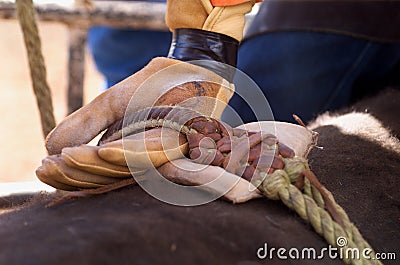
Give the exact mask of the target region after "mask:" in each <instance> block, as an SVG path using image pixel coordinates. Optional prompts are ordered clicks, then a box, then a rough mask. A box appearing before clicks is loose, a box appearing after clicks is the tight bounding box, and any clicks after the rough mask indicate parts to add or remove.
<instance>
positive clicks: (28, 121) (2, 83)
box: [0, 1, 104, 193]
mask: <svg viewBox="0 0 400 265" xmlns="http://www.w3.org/2000/svg"><path fill="white" fill-rule="evenodd" d="M35 2H49V1H35ZM59 2H63V1H59ZM68 2H71V1H65V3H68ZM38 26H39V32H40V37H41V40H42V50H43V54H44V58H45V63H46V67H47V80H48V83H49V86H50V88H51V92H52V97H53V105H54V111H55V115H56V119H57V122H59V121H60V120H61V119H62V118H63V117H65V115H66V113H67V100H66V95H67V58H68V54H67V52H68V50H67V49H68V31H67V27H66V26H64V25H63V24H59V23H52V22H39V24H38ZM0 36H1V40H0V58H1V63H0V113H1V124H2V126H3V127H2V129H1V130H0V139H1V142H0V151H1V152H0V169H1V173H0V193H4V192H6V191H4V189H6V187H9V185H8V186H5V185H1V184H5V183H10V182H28V181H29V182H31V181H36V176H35V169H36V168H37V167H38V166H39V165H40V164H41V159H42V158H43V157H44V156H45V155H46V152H45V148H44V144H43V139H42V132H41V127H40V120H39V113H38V109H37V106H36V101H35V97H34V94H33V90H32V86H31V80H30V75H29V68H28V61H27V56H26V50H25V46H24V42H23V39H22V33H21V30H20V27H19V24H18V22H17V21H16V20H3V19H0ZM85 64H86V66H85V67H86V72H85V83H84V93H85V96H84V100H85V102H88V101H90V100H91V99H93V98H94V97H95V96H96V95H97V94H98V93H100V91H101V89H102V87H103V86H104V84H103V80H102V78H101V76H100V75H99V74H98V73H97V72H96V70H95V67H94V65H93V61H92V58H91V57H90V54H89V53H86V58H85ZM32 185H34V184H32ZM17 186H18V185H17ZM19 186H21V183H20V185H19Z"/></svg>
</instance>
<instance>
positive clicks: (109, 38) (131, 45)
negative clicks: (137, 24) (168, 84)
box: [88, 26, 172, 87]
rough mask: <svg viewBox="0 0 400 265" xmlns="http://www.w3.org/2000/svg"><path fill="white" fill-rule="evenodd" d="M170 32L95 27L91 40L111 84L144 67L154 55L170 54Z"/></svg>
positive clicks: (99, 67) (94, 51)
mask: <svg viewBox="0 0 400 265" xmlns="http://www.w3.org/2000/svg"><path fill="white" fill-rule="evenodd" d="M171 39H172V34H171V33H170V32H161V31H150V30H126V29H113V28H108V27H101V26H99V27H93V28H91V29H90V30H89V33H88V44H89V48H90V50H91V52H92V54H93V58H94V61H95V64H96V67H97V69H98V70H99V71H100V72H101V73H102V74H103V76H104V77H105V79H106V82H107V87H111V86H112V85H114V84H116V83H118V82H120V81H122V80H123V79H125V78H126V77H128V76H130V75H132V74H133V73H135V72H137V71H139V70H140V69H142V68H143V67H144V66H145V65H146V64H147V63H148V62H149V61H150V60H151V59H152V58H154V57H157V56H166V55H167V54H168V50H169V46H170V43H171Z"/></svg>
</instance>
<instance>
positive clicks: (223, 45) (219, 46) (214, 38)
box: [168, 28, 239, 82]
mask: <svg viewBox="0 0 400 265" xmlns="http://www.w3.org/2000/svg"><path fill="white" fill-rule="evenodd" d="M238 47H239V41H238V40H236V39H234V38H232V37H230V36H228V35H224V34H221V33H217V32H212V31H206V30H201V29H190V28H179V29H175V30H174V32H173V38H172V43H171V48H170V50H169V54H168V58H173V59H177V60H181V61H185V62H188V61H193V60H207V61H209V62H207V63H206V64H201V66H202V67H205V68H207V69H209V70H211V71H213V72H214V73H216V74H218V75H220V76H222V77H223V78H225V79H227V80H228V81H230V82H231V81H232V79H233V76H234V68H235V67H236V62H237V53H238ZM215 62H217V63H215ZM225 64H227V65H230V66H232V67H228V66H226V65H225Z"/></svg>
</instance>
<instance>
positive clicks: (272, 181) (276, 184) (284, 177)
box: [262, 169, 290, 200]
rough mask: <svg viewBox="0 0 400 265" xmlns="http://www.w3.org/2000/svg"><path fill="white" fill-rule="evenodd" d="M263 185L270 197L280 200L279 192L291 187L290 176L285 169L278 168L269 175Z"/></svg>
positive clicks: (265, 192)
mask: <svg viewBox="0 0 400 265" xmlns="http://www.w3.org/2000/svg"><path fill="white" fill-rule="evenodd" d="M262 185H263V192H264V194H265V195H266V196H267V197H268V198H269V199H272V200H279V192H280V191H281V190H283V189H286V188H288V187H289V185H290V178H289V176H288V174H287V173H286V172H285V171H284V170H282V169H278V170H275V171H274V173H272V174H270V175H267V176H266V178H265V179H264V181H263V183H262Z"/></svg>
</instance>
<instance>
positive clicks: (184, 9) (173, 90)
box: [37, 0, 254, 189]
mask: <svg viewBox="0 0 400 265" xmlns="http://www.w3.org/2000/svg"><path fill="white" fill-rule="evenodd" d="M253 4H254V1H249V2H246V3H244V4H239V5H233V6H227V7H213V6H212V5H211V3H210V2H209V1H208V0H204V1H203V0H202V1H177V0H170V1H168V10H167V15H166V21H167V24H168V26H169V27H170V29H171V30H174V40H173V43H172V45H171V50H170V53H169V55H168V57H169V58H162V57H161V58H155V59H153V60H152V61H151V62H150V63H149V64H148V65H147V66H146V67H144V68H143V69H142V70H141V71H139V72H137V73H135V74H133V75H132V76H130V77H128V78H127V79H125V80H123V81H122V82H120V83H118V84H117V85H115V86H113V87H112V88H110V89H109V90H108V91H106V92H104V93H102V94H101V95H100V96H98V97H97V98H96V99H94V100H93V101H92V102H90V103H89V104H88V105H86V106H84V107H83V108H81V109H79V110H78V111H76V112H75V113H73V114H71V115H70V116H68V117H67V118H65V119H64V120H63V121H62V122H61V123H60V124H59V125H58V126H57V127H56V128H55V129H54V130H53V131H52V132H51V133H50V134H49V135H48V137H47V139H46V148H47V150H48V152H49V154H50V155H56V156H50V157H48V158H46V159H44V161H43V165H42V167H41V168H39V169H38V171H37V175H38V177H39V178H40V179H41V180H42V181H44V182H46V183H49V184H50V185H53V186H55V187H57V188H60V189H65V188H68V187H75V188H92V187H97V186H99V185H100V186H101V185H105V184H106V183H109V182H112V181H113V180H115V181H117V180H118V177H114V178H111V179H110V177H109V169H110V168H111V167H112V166H111V165H110V164H107V163H110V161H114V162H111V164H113V165H118V166H121V167H125V168H123V169H122V168H118V170H116V171H118V172H119V173H118V174H116V175H115V176H117V175H118V176H119V174H125V173H126V169H127V168H126V165H122V164H124V163H122V162H121V161H120V158H121V156H119V158H118V159H113V156H114V155H115V154H116V153H117V154H121V152H118V149H119V150H121V148H122V145H121V144H119V143H113V144H110V146H111V145H112V146H113V148H110V149H107V148H102V147H100V148H97V147H93V148H92V147H90V148H91V149H90V150H91V152H92V153H89V152H86V151H87V150H86V149H87V147H85V146H81V145H82V144H86V143H88V142H89V141H90V140H92V139H93V138H94V137H95V136H97V135H98V134H99V133H100V132H102V131H103V130H105V129H106V128H108V127H109V126H110V125H112V124H113V123H115V122H117V121H119V120H121V119H122V118H123V117H124V115H125V112H126V109H127V106H128V104H129V102H130V100H131V98H132V96H134V97H135V98H136V99H137V100H136V101H135V102H136V104H135V105H134V106H129V108H130V111H136V110H140V109H143V108H145V107H148V106H153V105H155V106H157V105H176V104H178V103H180V102H182V101H185V100H187V99H189V98H198V97H199V96H205V97H208V98H214V99H216V100H214V101H207V102H206V103H204V102H203V101H202V102H201V103H200V104H197V105H196V104H194V105H193V104H192V105H191V106H190V107H191V108H193V109H196V110H197V111H199V112H201V113H204V114H205V115H208V116H212V117H216V118H219V116H220V114H221V113H222V111H223V109H224V107H225V104H227V102H228V101H229V99H230V97H231V96H232V94H233V85H232V84H230V82H229V81H230V79H231V78H232V74H233V73H232V71H231V70H229V69H228V70H227V69H226V67H224V66H222V67H221V66H220V65H219V64H213V62H221V63H224V64H229V65H231V66H235V65H236V54H237V47H238V41H239V40H240V39H241V37H242V31H243V26H244V14H245V13H247V12H249V11H250V10H251V7H252V6H253ZM193 12H195V13H193ZM216 44H218V45H216ZM193 60H206V63H203V64H200V65H196V64H192V63H187V62H185V61H193ZM208 62H209V63H208ZM206 68H208V69H206ZM170 69H173V71H169V70H170ZM163 73H166V74H163ZM155 74H156V75H158V80H161V82H160V83H159V84H155V85H153V86H151V87H149V88H148V89H138V88H140V87H141V86H143V85H145V83H146V81H148V80H149V79H151V78H152V76H153V75H155ZM160 76H161V77H160ZM158 144H161V141H159V142H158ZM66 147H73V148H76V150H77V151H76V152H73V155H72V156H70V157H68V155H67V153H66V152H68V150H67V151H66V152H64V151H63V149H64V148H66ZM80 149H82V150H85V152H86V153H85V152H82V154H81V153H80V152H79V150H80ZM100 149H102V150H114V151H116V150H117V152H108V153H107V152H106V151H102V152H99V150H100ZM161 150H162V149H161ZM175 150H176V151H177V152H178V151H179V152H181V151H182V150H183V149H182V148H179V147H176V148H175ZM147 151H149V150H147ZM159 151H160V150H157V151H154V152H156V153H154V155H153V156H150V157H153V160H152V161H153V162H156V161H164V160H163V159H159V157H160V156H163V154H162V152H164V151H161V153H160V152H159ZM69 152H72V151H71V150H69ZM149 152H152V151H151V150H150V151H149ZM157 152H158V153H157ZM59 154H61V155H59ZM100 154H103V157H106V158H108V159H107V161H108V162H106V161H105V160H104V159H102V158H99V157H100V156H101V155H100ZM105 154H106V155H105ZM170 155H171V154H170ZM179 156H181V154H179V155H175V157H177V158H178V157H179ZM71 157H72V158H71ZM99 159H100V160H99ZM76 161H79V163H78V162H76ZM74 162H76V163H74ZM114 163H115V164H114ZM156 164H157V165H159V164H160V162H157V163H156ZM93 168H96V171H95V172H93V171H92V170H93ZM70 169H74V170H79V171H80V173H77V172H75V171H74V170H70ZM105 172H107V173H105ZM122 172H123V173H122ZM72 175H73V176H72ZM92 175H99V176H102V177H104V179H101V181H99V180H98V179H95V178H93V176H92ZM71 179H72V180H73V181H72V182H71ZM59 183H61V184H62V185H58V184H59ZM88 183H89V184H88ZM57 185H58V186H57Z"/></svg>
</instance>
